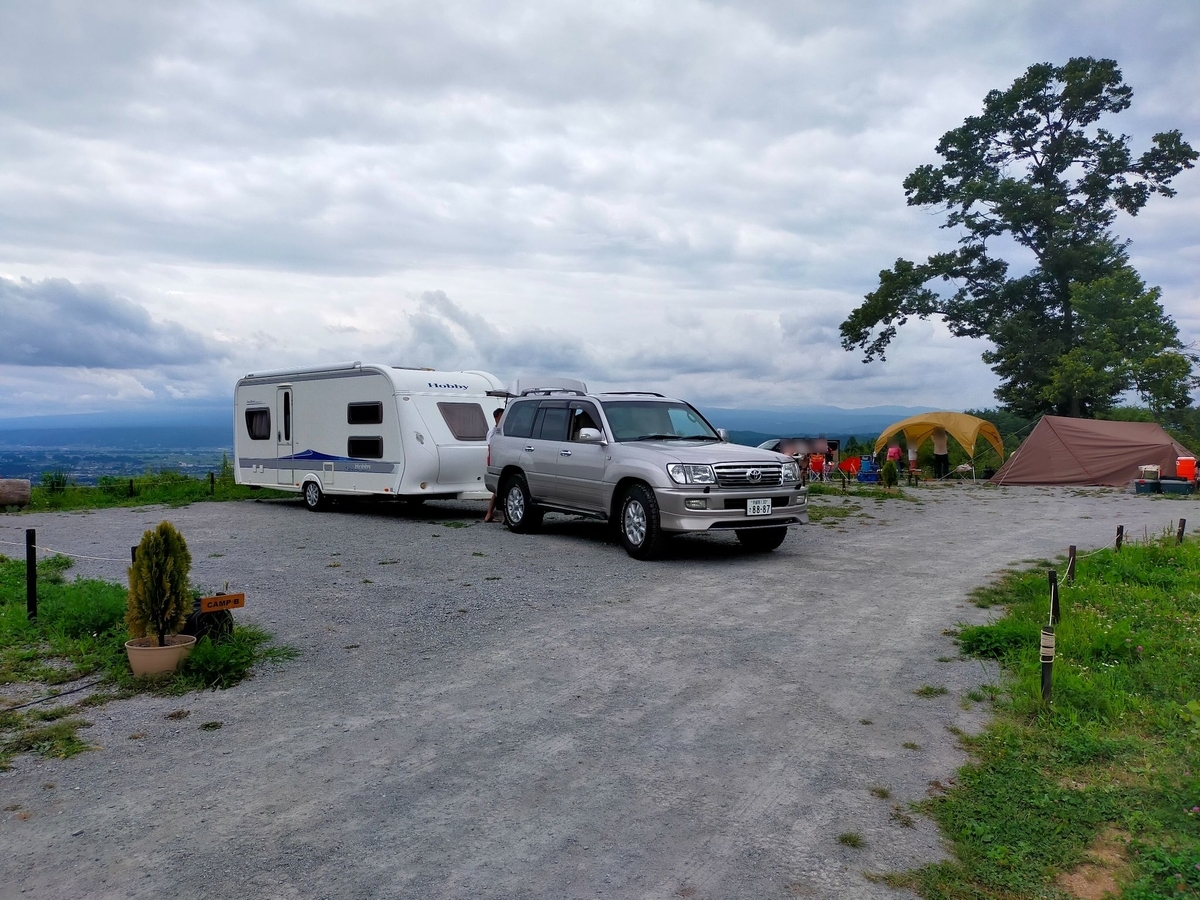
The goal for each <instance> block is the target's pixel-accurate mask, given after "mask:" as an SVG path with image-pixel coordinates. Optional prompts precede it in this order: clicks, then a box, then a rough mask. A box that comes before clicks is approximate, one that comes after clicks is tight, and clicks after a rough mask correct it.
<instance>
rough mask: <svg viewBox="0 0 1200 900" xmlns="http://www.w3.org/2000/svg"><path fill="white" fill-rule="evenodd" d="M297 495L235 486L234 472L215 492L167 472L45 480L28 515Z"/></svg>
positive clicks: (36, 490) (218, 482)
mask: <svg viewBox="0 0 1200 900" xmlns="http://www.w3.org/2000/svg"><path fill="white" fill-rule="evenodd" d="M290 496H295V495H294V494H288V493H285V492H283V491H274V490H270V489H260V488H255V487H250V486H249V485H239V484H234V483H233V476H232V473H229V474H228V475H226V476H223V477H219V478H216V479H214V482H213V485H212V493H210V492H209V481H208V478H207V477H203V478H192V477H191V476H189V475H184V474H182V473H180V472H175V471H172V470H170V469H164V470H162V471H160V472H158V473H156V474H155V473H147V474H144V475H135V476H133V477H117V476H107V475H106V476H101V477H100V479H99V482H98V483H97V484H96V485H94V486H93V485H79V484H74V483H72V482H71V481H70V479H69V478H66V477H63V478H57V477H56V478H46V477H45V476H43V479H42V481H41V482H40V483H38V484H36V485H34V487H33V490H32V492H31V497H30V502H29V506H27V507H26V511H27V512H46V511H49V510H78V509H108V508H110V507H114V506H146V505H149V504H163V505H165V506H175V507H178V506H186V505H188V504H189V503H197V502H200V501H204V500H250V499H272V498H273V499H280V498H284V497H290Z"/></svg>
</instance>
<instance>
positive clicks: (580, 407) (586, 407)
mask: <svg viewBox="0 0 1200 900" xmlns="http://www.w3.org/2000/svg"><path fill="white" fill-rule="evenodd" d="M581 428H595V429H596V430H597V431H599V432H600V433H601V434H603V433H604V429H603V428H601V427H600V413H599V412H597V411H596V407H594V406H592V404H590V403H572V404H571V428H570V431H569V432H568V437H567V440H570V441H577V440H579V430H580V429H581Z"/></svg>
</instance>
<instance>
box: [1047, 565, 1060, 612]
mask: <svg viewBox="0 0 1200 900" xmlns="http://www.w3.org/2000/svg"><path fill="white" fill-rule="evenodd" d="M1049 576H1050V624H1051V625H1057V624H1058V617H1059V615H1060V610H1059V608H1058V572H1057V571H1055V570H1054V569H1051V570H1050V572H1049Z"/></svg>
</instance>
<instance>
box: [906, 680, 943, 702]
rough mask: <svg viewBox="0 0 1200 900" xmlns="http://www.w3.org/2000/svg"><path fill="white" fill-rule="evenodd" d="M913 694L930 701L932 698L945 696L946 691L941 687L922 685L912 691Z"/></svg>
mask: <svg viewBox="0 0 1200 900" xmlns="http://www.w3.org/2000/svg"><path fill="white" fill-rule="evenodd" d="M913 693H914V694H916V695H917V696H918V697H921V698H922V699H924V700H930V699H932V698H933V697H940V696H942V695H943V694H945V693H946V689H945V688H944V687H942V686H941V685H934V684H923V685H921V686H920V687H919V688H917V689H916V690H915V691H913Z"/></svg>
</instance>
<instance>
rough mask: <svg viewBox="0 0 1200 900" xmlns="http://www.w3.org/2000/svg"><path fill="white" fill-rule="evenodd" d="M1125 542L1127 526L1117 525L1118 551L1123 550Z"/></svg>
mask: <svg viewBox="0 0 1200 900" xmlns="http://www.w3.org/2000/svg"><path fill="white" fill-rule="evenodd" d="M1123 543H1125V526H1124V525H1118V526H1117V552H1118V553H1120V552H1121V545H1122V544H1123Z"/></svg>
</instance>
